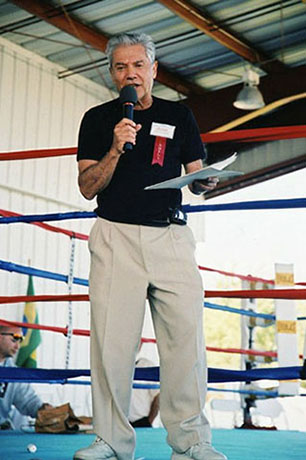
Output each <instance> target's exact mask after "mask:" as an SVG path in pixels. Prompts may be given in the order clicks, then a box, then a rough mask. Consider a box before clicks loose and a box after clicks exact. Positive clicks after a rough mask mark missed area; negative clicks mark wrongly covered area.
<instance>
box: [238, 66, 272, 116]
mask: <svg viewBox="0 0 306 460" xmlns="http://www.w3.org/2000/svg"><path fill="white" fill-rule="evenodd" d="M243 80H244V83H243V88H242V90H241V91H239V93H238V95H237V98H236V100H235V102H234V103H233V105H234V107H236V108H237V109H242V110H255V109H260V108H261V107H264V105H265V103H264V100H263V97H262V94H261V92H260V91H259V89H258V88H257V86H258V85H259V75H258V73H257V72H255V71H254V70H252V69H248V70H247V71H246V72H245V74H244V78H243Z"/></svg>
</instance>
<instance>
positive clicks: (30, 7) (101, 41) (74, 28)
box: [11, 0, 205, 96]
mask: <svg viewBox="0 0 306 460" xmlns="http://www.w3.org/2000/svg"><path fill="white" fill-rule="evenodd" d="M11 1H12V2H13V3H15V4H16V5H17V6H19V7H20V8H23V9H25V10H26V11H28V12H29V13H30V14H33V15H34V16H37V17H39V18H41V19H42V20H44V21H46V22H48V23H49V24H52V25H53V26H55V27H57V28H58V29H60V30H62V31H64V32H66V33H68V34H70V35H72V36H73V37H75V38H77V39H78V40H80V41H81V42H83V43H86V44H87V45H90V46H92V47H93V48H95V49H97V50H99V51H102V52H103V53H105V49H106V45H107V42H108V39H109V37H107V36H106V35H104V34H103V33H101V32H98V31H96V30H94V29H93V28H91V27H89V26H86V25H85V24H83V23H82V22H80V21H78V20H76V19H74V18H73V17H72V16H71V15H69V14H68V13H67V12H66V11H65V10H64V9H62V8H55V7H53V5H51V4H48V3H47V2H45V1H44V2H42V1H39V0H11ZM156 80H157V81H158V82H160V83H162V84H164V85H165V86H168V87H169V88H172V89H173V90H175V91H177V92H179V93H181V94H184V95H186V96H188V95H190V94H203V93H204V92H205V90H204V89H203V88H202V87H201V86H200V85H197V84H196V83H192V82H189V81H188V80H186V79H184V78H183V77H181V76H180V75H179V74H177V73H174V72H169V71H168V70H167V69H166V68H165V67H163V66H161V65H159V71H158V74H157V78H156Z"/></svg>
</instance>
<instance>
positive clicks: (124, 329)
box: [89, 218, 211, 460]
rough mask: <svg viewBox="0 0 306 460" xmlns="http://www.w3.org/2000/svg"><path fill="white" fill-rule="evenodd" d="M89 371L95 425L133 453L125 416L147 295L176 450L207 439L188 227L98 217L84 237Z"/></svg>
mask: <svg viewBox="0 0 306 460" xmlns="http://www.w3.org/2000/svg"><path fill="white" fill-rule="evenodd" d="M89 249H90V252H91V269H90V280H89V286H90V288H89V294H90V301H91V371H92V392H93V417H94V428H95V432H96V433H97V434H98V435H99V436H101V437H102V438H103V439H104V440H105V441H106V442H107V443H108V444H109V445H110V446H111V447H112V448H113V449H114V451H115V452H116V455H117V457H118V460H132V459H133V458H134V450H135V432H134V430H133V428H132V427H131V425H130V424H129V422H128V420H127V416H128V412H129V404H130V397H131V387H132V381H133V374H134V365H135V358H136V353H137V350H138V346H139V343H140V337H141V332H142V326H143V320H144V312H145V300H146V298H148V299H149V303H150V308H151V313H152V318H153V324H154V329H155V334H156V339H157V344H158V351H159V355H160V381H161V390H160V411H161V419H162V422H163V424H164V426H165V428H166V429H167V432H168V438H167V440H168V443H169V445H170V446H171V447H173V448H174V449H175V450H176V451H178V452H184V451H186V450H187V449H188V448H189V447H190V446H191V445H193V444H196V443H198V442H200V441H207V442H210V439H211V434H210V428H209V424H208V421H207V419H206V417H205V415H204V413H203V408H204V403H205V396H206V377H207V376H206V363H205V353H204V343H203V333H202V331H203V323H202V313H203V287H202V280H201V276H200V274H199V272H198V269H197V265H196V261H195V258H194V249H195V243H194V239H193V235H192V232H191V230H190V229H189V228H188V227H187V226H180V225H175V224H171V225H170V226H169V227H162V228H160V227H159V228H158V227H147V226H141V225H130V224H121V223H116V222H109V221H107V220H104V219H101V218H98V219H97V221H96V223H95V224H94V226H93V228H92V231H91V234H90V239H89Z"/></svg>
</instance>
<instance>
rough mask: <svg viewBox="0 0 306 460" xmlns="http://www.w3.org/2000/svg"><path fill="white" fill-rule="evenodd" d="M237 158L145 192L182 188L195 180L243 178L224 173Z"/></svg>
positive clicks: (235, 173) (235, 156) (155, 185)
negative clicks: (224, 169)
mask: <svg viewBox="0 0 306 460" xmlns="http://www.w3.org/2000/svg"><path fill="white" fill-rule="evenodd" d="M236 158H237V153H234V154H233V155H231V156H230V157H229V158H227V159H226V160H223V161H219V162H218V163H214V164H212V165H211V166H207V167H206V168H202V169H199V170H198V171H195V172H193V173H189V174H185V175H184V176H179V177H175V178H174V179H169V180H166V181H164V182H159V183H158V184H154V185H150V186H148V187H146V188H145V190H158V189H164V188H182V187H184V186H185V185H188V184H191V183H192V182H193V181H194V180H203V179H207V178H208V177H219V178H220V179H221V178H227V179H228V178H231V177H237V176H241V175H242V174H243V173H242V172H238V171H223V168H226V166H228V165H230V164H231V163H233V162H234V161H235V160H236Z"/></svg>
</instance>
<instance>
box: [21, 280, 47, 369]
mask: <svg viewBox="0 0 306 460" xmlns="http://www.w3.org/2000/svg"><path fill="white" fill-rule="evenodd" d="M27 295H28V296H32V295H34V285H33V279H32V276H29V282H28V289H27ZM23 323H35V324H39V321H38V314H37V311H36V306H35V303H34V302H27V303H26V304H25V307H24V313H23ZM23 335H24V337H25V338H24V341H23V342H22V344H21V346H20V349H19V352H18V355H17V359H16V364H17V366H21V367H37V356H36V355H37V353H36V351H37V347H38V346H39V344H40V342H41V337H40V330H39V329H28V328H26V327H24V328H23Z"/></svg>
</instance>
